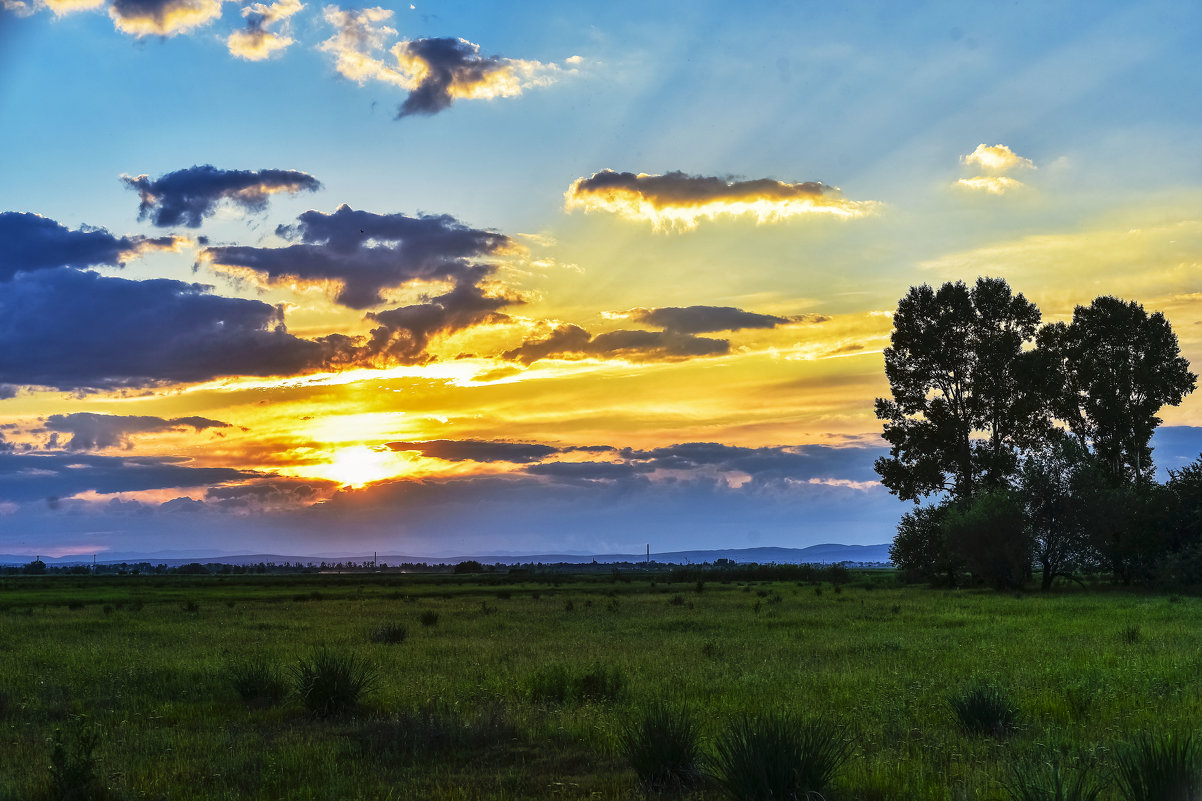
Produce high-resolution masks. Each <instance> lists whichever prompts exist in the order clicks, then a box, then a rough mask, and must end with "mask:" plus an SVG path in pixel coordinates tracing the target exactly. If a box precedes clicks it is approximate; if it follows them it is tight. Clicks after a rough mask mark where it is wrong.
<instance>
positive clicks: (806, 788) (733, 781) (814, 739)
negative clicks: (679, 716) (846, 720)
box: [709, 713, 851, 801]
mask: <svg viewBox="0 0 1202 801" xmlns="http://www.w3.org/2000/svg"><path fill="white" fill-rule="evenodd" d="M850 754H851V743H850V741H848V740H847V739H846V738H845V737H844V735H843V731H842V730H841V729H840V728H839V727H837V726H835V725H834V724H832V723H830V722H827V721H821V720H816V721H810V722H803V721H801V720H799V719H797V718H796V717H795V716H793V715H790V714H785V713H770V714H765V715H761V716H759V717H750V716H748V717H743V718H739V719H737V720H735V721H734V722H733V723H732V724H731V725H730V726H729V727H728V728H727V729H726V730H725V731H724V732H722V734H721V735H720V736H719V737H718V740H717V742H716V743H715V744H714V757H713V759H712V762H711V764H710V768H709V772H710V774H711V775H712V776H713V778H714V781H715V782H717V784H718V786H719V787H721V788H722V789H723V790H724V791H725V792H726V794H727V795H728V796H729V797H731V798H733V799H737V801H761V800H762V799H765V798H771V799H779V801H802V799H807V798H812V797H814V796H815V795H820V796H824V797H825V795H826V793H827V790H828V788H829V787H830V785H831V782H832V781H833V779H834V777H835V773H836V771H838V770H839V768H840V767H841V766H842V765H843V763H844V762H846V761H847V758H848V757H849V756H850Z"/></svg>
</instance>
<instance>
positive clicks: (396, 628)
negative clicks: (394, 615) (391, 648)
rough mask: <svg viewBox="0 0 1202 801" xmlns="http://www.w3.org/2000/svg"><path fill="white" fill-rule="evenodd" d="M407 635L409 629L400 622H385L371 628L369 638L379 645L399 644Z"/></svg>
mask: <svg viewBox="0 0 1202 801" xmlns="http://www.w3.org/2000/svg"><path fill="white" fill-rule="evenodd" d="M408 636H409V629H408V628H406V627H405V626H404V625H402V624H400V623H385V624H384V625H383V626H380V627H378V628H376V629H373V630H372V632H371V634H370V635H369V638H370V639H371V641H372V642H374V643H380V644H381V645H399V644H400V643H403V642H404V641H405V639H406V638H407V637H408Z"/></svg>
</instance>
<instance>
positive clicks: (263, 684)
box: [225, 657, 288, 706]
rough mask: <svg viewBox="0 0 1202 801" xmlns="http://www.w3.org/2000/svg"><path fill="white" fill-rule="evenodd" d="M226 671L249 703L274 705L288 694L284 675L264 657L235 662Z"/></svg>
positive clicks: (234, 686)
mask: <svg viewBox="0 0 1202 801" xmlns="http://www.w3.org/2000/svg"><path fill="white" fill-rule="evenodd" d="M225 672H226V676H227V677H228V678H229V682H230V685H231V686H232V687H233V688H234V692H236V693H238V697H239V698H241V699H242V700H243V701H245V702H247V703H248V704H257V705H260V706H274V705H275V704H278V703H279V702H280V701H283V700H284V696H286V695H287V694H288V683H287V682H286V681H285V680H284V676H283V675H282V674H281V673H280V671H279V669H277V668H276V666H275V665H273V664H271V663H270V662H268V661H267V660H266V659H265V658H263V657H256V658H254V659H249V660H247V661H245V662H235V663H234V664H232V665H230V666H228V667H227V668H226V669H225Z"/></svg>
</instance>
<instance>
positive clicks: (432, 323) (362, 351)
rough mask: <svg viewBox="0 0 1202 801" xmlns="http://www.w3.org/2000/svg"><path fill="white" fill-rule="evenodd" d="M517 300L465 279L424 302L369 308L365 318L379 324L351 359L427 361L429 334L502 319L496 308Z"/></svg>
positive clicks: (504, 317) (514, 302) (361, 361)
mask: <svg viewBox="0 0 1202 801" xmlns="http://www.w3.org/2000/svg"><path fill="white" fill-rule="evenodd" d="M521 302H522V301H521V299H520V298H517V297H513V296H510V295H486V294H485V293H484V290H483V289H481V288H480V287H478V286H476V285H474V284H473V283H470V282H466V281H465V282H461V283H460V284H458V285H457V286H455V288H454V289H452V290H451V291H450V292H447V293H446V294H444V295H439V296H438V297H435V298H431V299H430V300H429V301H427V302H425V303H415V304H412V305H409V306H401V307H399V308H396V309H389V310H387V311H380V312H371V313H369V314H368V315H367V318H368V319H370V320H373V321H375V322H377V323H379V324H380V325H379V326H377V327H376V328H373V329H372V331H371V334H369V335H368V337H367V340H366V342H365V343H364V344H362V345H360V346H359V347H357V348H356V349H355V350H354V351H353V359H354V360H355V361H356V362H359V363H368V364H371V363H374V364H379V363H381V362H383V363H401V364H423V363H426V362H429V361H431V360H432V359H433V357H432V356H431V355H430V354H429V353H428V352H427V350H426V349H427V347H428V346H429V344H430V339H431V338H432V337H434V336H436V335H439V334H451V333H454V332H456V331H462V330H464V329H467V328H471V327H473V326H477V325H484V324H487V323H497V322H502V321H504V320H507V319H508V317H506V316H505V315H504V314H501V313H499V311H498V310H499V309H501V308H504V307H505V306H509V305H512V304H517V303H521Z"/></svg>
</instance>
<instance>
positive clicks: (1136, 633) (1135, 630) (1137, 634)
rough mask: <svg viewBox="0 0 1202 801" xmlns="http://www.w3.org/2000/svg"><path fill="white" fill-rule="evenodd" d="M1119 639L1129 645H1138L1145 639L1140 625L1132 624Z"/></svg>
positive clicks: (1126, 627)
mask: <svg viewBox="0 0 1202 801" xmlns="http://www.w3.org/2000/svg"><path fill="white" fill-rule="evenodd" d="M1119 637H1120V639H1122V641H1123V642H1125V643H1126V644H1127V645H1138V644H1139V642H1140V641H1141V640H1142V639H1143V638H1144V634H1143V632H1142V631H1141V630H1140V628H1139V624H1138V623H1132V624H1130V625H1128V626H1125V627H1124V628H1123V631H1122V633H1121V634H1120V635H1119Z"/></svg>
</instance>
